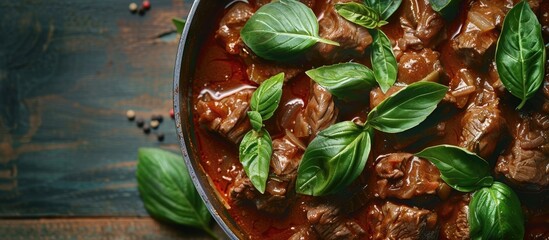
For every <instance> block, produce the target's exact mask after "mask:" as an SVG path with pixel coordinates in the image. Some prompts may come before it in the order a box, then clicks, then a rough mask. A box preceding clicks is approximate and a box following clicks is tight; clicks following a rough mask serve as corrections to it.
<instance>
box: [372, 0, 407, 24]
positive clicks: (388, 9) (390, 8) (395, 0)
mask: <svg viewBox="0 0 549 240" xmlns="http://www.w3.org/2000/svg"><path fill="white" fill-rule="evenodd" d="M364 3H365V4H366V5H367V6H368V7H370V8H372V9H374V10H376V12H377V13H378V14H379V16H380V17H381V19H383V20H387V19H389V17H391V15H393V13H394V12H395V11H396V10H397V9H398V7H400V4H401V3H402V0H364Z"/></svg>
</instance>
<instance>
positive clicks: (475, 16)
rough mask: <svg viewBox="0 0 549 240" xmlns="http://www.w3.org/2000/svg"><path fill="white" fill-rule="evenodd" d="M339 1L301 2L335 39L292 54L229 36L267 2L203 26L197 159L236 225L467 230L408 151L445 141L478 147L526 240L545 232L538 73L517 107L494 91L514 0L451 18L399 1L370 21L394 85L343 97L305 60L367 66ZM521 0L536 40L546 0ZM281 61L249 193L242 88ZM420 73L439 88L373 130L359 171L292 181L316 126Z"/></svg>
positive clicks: (464, 205) (422, 2)
mask: <svg viewBox="0 0 549 240" xmlns="http://www.w3.org/2000/svg"><path fill="white" fill-rule="evenodd" d="M349 1H350V0H301V2H303V3H305V4H306V5H307V6H309V7H311V8H312V9H313V10H314V12H315V14H316V16H317V18H318V20H319V24H320V35H321V37H323V38H326V39H330V40H333V41H336V42H339V43H340V44H341V46H340V47H335V46H331V45H326V44H322V43H319V44H316V45H315V46H313V47H312V48H311V49H310V50H309V51H308V52H307V53H306V54H305V55H304V56H302V57H300V58H298V59H296V60H295V61H291V62H284V63H276V62H270V61H265V60H262V59H260V58H259V57H257V56H255V55H254V54H253V53H252V52H251V51H250V50H249V49H248V48H247V47H246V46H245V45H244V43H243V42H242V40H241V39H240V29H241V28H242V27H243V26H244V24H245V23H246V21H247V20H248V19H249V18H250V16H251V15H252V14H253V12H254V11H256V10H257V9H258V8H259V7H260V6H262V5H264V4H266V3H268V2H269V1H268V0H255V1H254V0H250V1H249V2H244V1H235V2H231V3H230V4H228V5H226V6H224V7H225V9H224V10H223V11H222V14H221V15H220V16H218V20H217V22H216V24H217V25H215V26H211V28H209V29H213V30H212V32H211V33H210V34H209V37H208V39H207V41H206V42H204V44H203V45H202V48H201V54H200V58H199V60H198V64H197V69H196V73H195V77H194V80H193V81H194V82H193V91H192V92H193V96H192V98H193V104H194V121H195V124H196V126H200V127H197V128H196V136H197V139H198V147H199V152H200V154H201V165H202V167H203V168H204V169H205V171H206V172H207V174H208V175H209V177H210V179H211V181H212V182H213V183H214V185H215V187H216V189H217V191H218V192H219V193H220V196H221V197H223V198H224V201H226V202H227V203H228V205H229V206H230V210H229V211H230V213H231V215H232V217H233V218H234V219H235V220H236V222H237V223H238V224H239V225H240V226H241V228H242V229H243V230H244V231H245V232H246V233H249V235H250V238H252V239H388V238H390V239H405V238H406V239H468V238H469V229H468V222H467V212H468V203H469V201H470V197H471V196H470V194H466V193H460V192H457V191H455V190H452V189H451V188H450V187H449V186H448V185H446V184H445V183H444V182H443V181H442V180H441V179H440V176H439V171H438V170H437V168H436V167H435V166H434V165H432V164H431V163H430V162H428V161H426V160H424V159H420V158H417V157H415V156H413V155H412V154H411V153H415V152H418V151H419V150H421V149H424V148H425V147H428V146H433V145H437V144H452V145H457V146H460V147H463V148H466V149H468V150H470V151H473V152H476V153H477V154H479V155H480V156H482V157H483V158H485V159H487V160H488V161H489V163H490V166H491V167H492V168H493V173H494V175H495V176H496V179H497V180H498V181H502V182H505V183H507V184H508V185H510V186H511V187H512V188H513V189H514V191H515V192H516V193H517V194H518V195H519V198H520V200H521V203H522V205H523V210H524V214H525V217H526V220H527V221H526V223H525V224H526V235H525V238H526V239H549V222H547V221H548V220H547V219H549V204H547V202H548V201H549V194H548V189H549V173H548V172H547V171H548V170H547V169H549V77H546V78H545V80H544V83H543V86H542V87H541V89H540V90H539V92H538V93H537V94H536V96H535V97H534V98H533V99H532V100H531V101H530V104H527V105H526V106H525V108H524V109H522V110H521V111H517V110H515V107H516V106H517V105H518V103H519V100H517V99H516V98H514V97H513V96H512V95H511V94H510V93H508V92H507V91H505V89H504V88H503V86H502V83H501V81H500V80H499V78H498V74H497V72H496V69H495V63H494V51H495V46H496V44H497V39H498V36H499V33H500V30H501V27H502V21H503V18H504V16H505V14H506V13H507V11H509V9H510V8H512V6H513V5H514V4H516V3H517V2H516V1H515V2H514V1H512V0H506V1H505V0H490V1H489V0H473V1H465V0H464V1H462V3H461V5H460V9H459V14H458V16H457V17H455V18H454V19H453V20H446V19H443V18H442V17H441V16H440V15H439V14H438V13H436V12H435V11H433V10H432V9H431V7H430V6H429V4H428V1H427V0H404V1H403V2H402V4H401V6H400V7H399V9H398V10H397V11H396V12H395V13H394V14H393V15H392V16H391V18H389V19H388V22H389V24H387V25H385V26H383V27H382V28H381V29H382V30H383V31H384V32H385V33H386V34H387V36H388V37H389V39H390V40H391V43H392V45H393V50H394V53H395V57H396V59H397V62H398V79H397V84H395V85H394V86H393V87H391V88H390V89H389V91H388V92H387V93H386V94H384V93H382V92H381V90H380V89H379V87H376V88H374V89H373V90H371V92H370V94H369V96H364V98H363V99H360V100H358V101H352V102H342V101H339V100H337V99H335V98H334V97H332V95H331V94H330V93H329V92H327V91H326V90H325V89H323V88H322V87H320V86H319V85H317V84H314V82H312V81H311V79H310V78H308V77H307V75H305V74H304V72H305V71H306V70H309V69H311V68H314V67H318V66H322V65H329V64H334V63H340V62H348V61H353V62H358V63H362V64H365V65H367V66H371V63H370V62H369V49H368V47H369V46H370V44H371V43H372V37H371V35H370V34H369V32H368V31H367V30H366V29H365V28H362V27H359V26H357V25H354V24H352V23H350V22H348V21H346V20H345V19H343V18H341V17H340V16H338V14H337V13H336V12H335V10H334V4H336V3H341V2H349ZM528 2H529V4H530V6H531V7H532V9H533V10H534V12H535V13H536V15H537V16H538V19H539V21H540V23H541V24H542V27H543V34H544V35H543V36H544V37H545V38H546V40H545V41H546V43H547V40H548V39H549V2H547V1H545V2H543V1H528ZM220 5H221V4H220ZM220 7H223V6H220ZM205 29H207V28H205ZM546 65H548V64H546ZM279 72H285V75H286V79H285V83H284V87H283V96H282V100H281V103H280V105H279V108H278V109H277V111H276V113H275V115H274V117H272V118H271V119H269V120H268V121H267V122H266V124H265V125H266V128H267V130H268V131H269V133H270V134H271V136H272V139H273V156H272V159H271V170H270V176H269V179H268V181H267V188H266V191H265V194H260V193H259V192H257V190H255V188H254V187H253V185H252V184H251V182H250V180H249V179H248V178H247V176H246V174H245V173H244V171H243V169H242V166H241V164H240V162H239V160H238V144H239V141H240V140H241V139H242V136H243V135H244V134H245V133H246V132H247V131H248V130H249V129H250V128H251V126H250V124H249V120H248V117H247V115H246V111H248V110H249V101H250V97H251V94H252V93H253V91H254V89H255V88H256V87H257V86H258V85H259V84H260V83H261V82H262V81H264V80H265V79H267V78H268V77H270V76H272V75H275V74H277V73H279ZM546 72H549V71H546ZM428 76H430V78H429V79H430V80H431V81H437V82H439V83H441V84H444V85H447V86H449V91H448V93H447V95H446V96H445V98H444V99H443V100H442V102H441V103H440V104H439V105H438V107H437V109H436V110H435V112H434V113H433V114H432V115H430V117H429V118H428V119H427V120H426V121H424V122H423V123H422V124H420V125H419V126H417V127H415V128H413V129H411V130H408V131H406V132H403V133H399V134H390V135H389V134H383V133H381V132H376V138H375V139H374V142H373V145H372V152H371V153H370V158H369V160H368V163H367V166H366V168H365V170H364V171H363V173H362V175H361V176H360V177H359V178H358V179H357V180H356V181H355V182H353V183H352V184H351V185H350V186H349V187H348V188H347V189H345V190H342V191H341V192H340V193H338V194H335V195H328V196H324V197H310V196H302V195H299V194H296V193H295V178H296V175H297V172H296V171H297V167H298V165H299V161H300V160H301V157H302V155H303V152H304V149H305V148H306V146H307V144H308V143H309V142H310V141H311V140H312V139H313V138H314V136H315V135H316V134H317V133H318V132H319V131H321V130H322V129H325V128H326V127H328V126H330V125H332V124H334V123H336V122H340V121H343V120H353V121H355V122H364V121H365V120H366V116H367V114H368V111H369V110H370V109H372V108H373V107H375V106H376V105H377V104H379V103H380V102H381V101H382V100H383V99H385V98H386V96H388V95H390V94H392V93H394V92H396V91H398V90H399V89H400V88H402V87H403V86H405V85H406V84H411V83H414V82H416V81H419V80H422V79H424V78H425V77H428Z"/></svg>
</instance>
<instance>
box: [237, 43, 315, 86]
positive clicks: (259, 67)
mask: <svg viewBox="0 0 549 240" xmlns="http://www.w3.org/2000/svg"><path fill="white" fill-rule="evenodd" d="M245 52H246V53H245V54H241V56H242V57H243V60H244V64H246V73H247V74H248V78H249V79H250V80H251V81H253V82H256V83H257V84H261V83H262V82H263V81H265V80H267V79H268V78H270V77H272V76H274V75H276V74H279V73H281V72H284V81H288V80H290V79H292V78H294V77H296V76H297V75H299V74H300V73H302V72H304V68H303V67H302V66H300V65H291V64H287V63H275V62H271V61H267V60H263V59H261V58H259V57H257V56H256V55H254V54H253V53H248V52H249V50H246V51H245Z"/></svg>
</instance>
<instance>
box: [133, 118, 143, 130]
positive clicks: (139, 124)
mask: <svg viewBox="0 0 549 240" xmlns="http://www.w3.org/2000/svg"><path fill="white" fill-rule="evenodd" d="M135 123H136V124H137V127H138V128H142V127H143V125H145V120H143V118H138V119H137V120H136V121H135Z"/></svg>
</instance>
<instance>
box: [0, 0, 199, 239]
mask: <svg viewBox="0 0 549 240" xmlns="http://www.w3.org/2000/svg"><path fill="white" fill-rule="evenodd" d="M134 1H135V2H137V3H138V4H140V3H141V1H138V0H134ZM150 1H151V4H152V9H151V10H150V11H148V12H146V14H145V15H144V16H139V15H138V14H131V13H130V12H129V11H128V4H129V3H130V2H131V1H107V0H13V1H0V218H1V219H2V220H0V235H1V237H0V238H2V239H5V238H8V239H10V238H18V236H20V237H23V238H25V239H31V238H34V237H38V236H42V237H44V236H54V235H58V234H59V236H64V237H63V238H74V237H76V238H83V239H88V237H89V236H92V235H89V234H93V232H95V234H97V232H105V234H107V235H104V236H105V237H106V238H111V237H112V238H120V236H126V237H127V238H128V239H130V238H142V237H143V238H153V239H158V238H163V237H165V238H168V239H169V238H177V237H184V236H194V237H196V236H200V234H199V235H196V233H191V235H188V234H186V232H189V231H191V230H189V229H184V228H183V230H186V231H177V230H175V229H176V228H174V227H173V226H171V227H164V226H162V225H158V223H156V222H154V221H152V220H151V219H150V218H149V217H148V215H147V212H146V211H145V209H144V208H143V204H142V203H141V200H140V199H139V195H138V192H137V188H136V186H137V185H136V181H135V167H136V158H137V149H138V148H139V147H161V148H165V149H170V150H173V151H174V152H179V149H178V145H177V138H176V134H175V127H174V124H173V122H172V121H171V119H169V116H168V111H169V110H170V109H171V106H172V101H171V97H172V96H171V92H172V91H171V90H172V76H173V67H174V62H175V53H176V50H177V43H178V38H179V37H178V36H177V34H175V32H174V30H175V27H174V26H173V25H172V23H171V19H172V18H173V17H182V18H186V15H187V13H188V10H189V9H190V7H191V4H192V0H150ZM128 109H134V110H135V111H136V112H137V115H138V117H144V118H146V119H148V118H150V116H151V115H152V114H163V115H164V118H165V121H164V123H163V124H162V125H161V126H160V128H159V130H158V132H162V133H164V134H165V135H166V140H165V141H164V142H163V143H158V142H157V141H156V137H155V135H154V132H153V133H152V134H150V135H148V136H147V135H144V134H143V133H142V131H141V130H140V129H138V128H137V127H136V126H135V123H134V122H129V121H128V120H127V119H126V117H125V112H126V110H128ZM94 226H95V227H94ZM112 228H116V229H119V230H120V231H118V230H117V231H116V232H117V233H116V234H118V235H112V234H113V233H112V232H113V231H115V230H112ZM105 229H111V230H109V231H107V230H105ZM131 229H134V230H131ZM65 230H66V231H67V232H66V233H65V232H64V231H65ZM103 230H105V231H103ZM174 230H175V231H174ZM191 232H192V231H191ZM20 234H27V235H20ZM29 234H30V235H29ZM79 234H81V235H79ZM109 234H110V235H109ZM132 234H133V235H132ZM147 234H149V235H147ZM192 234H195V235H192ZM33 236H34V237H33ZM97 236H99V235H97ZM97 236H96V237H97ZM135 236H137V237H135Z"/></svg>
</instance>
